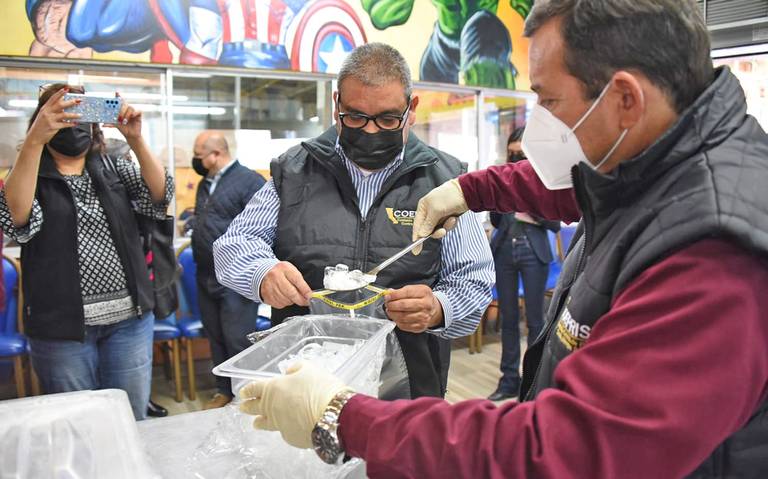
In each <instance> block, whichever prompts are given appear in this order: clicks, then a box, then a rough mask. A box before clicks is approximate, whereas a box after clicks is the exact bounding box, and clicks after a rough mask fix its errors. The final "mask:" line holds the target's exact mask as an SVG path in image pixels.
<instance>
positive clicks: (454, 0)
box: [361, 0, 534, 89]
mask: <svg viewBox="0 0 768 479" xmlns="http://www.w3.org/2000/svg"><path fill="white" fill-rule="evenodd" d="M361 1H362V5H363V8H364V9H365V11H366V12H368V14H369V15H370V17H371V22H372V23H373V26H374V27H376V28H377V29H379V30H384V29H386V28H388V27H391V26H393V25H402V24H404V23H405V22H407V21H408V19H409V18H410V16H411V11H412V10H413V4H414V2H415V0H361ZM533 1H534V0H509V5H510V6H511V7H512V8H513V9H514V10H515V11H516V12H517V13H519V14H520V16H521V17H523V18H526V17H527V16H528V13H530V11H531V6H532V5H533ZM432 3H433V4H434V5H435V7H436V8H437V14H438V19H437V22H436V23H435V30H434V32H433V33H432V38H430V40H429V44H428V45H427V48H426V50H425V51H424V54H423V55H422V57H421V65H420V69H419V77H420V79H421V80H422V81H436V82H444V83H459V74H461V77H462V78H463V83H464V84H465V85H473V86H484V87H493V88H512V89H514V88H515V76H517V70H516V69H515V67H514V65H512V63H511V62H510V60H509V56H510V55H511V53H512V40H511V39H510V37H509V32H508V31H507V28H506V27H505V26H504V24H503V23H502V22H501V20H499V18H498V17H497V16H496V11H497V9H498V6H499V0H432Z"/></svg>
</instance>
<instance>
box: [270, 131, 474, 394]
mask: <svg viewBox="0 0 768 479" xmlns="http://www.w3.org/2000/svg"><path fill="white" fill-rule="evenodd" d="M335 145H336V129H335V128H333V127H332V128H330V129H329V130H327V131H326V132H325V133H323V134H322V135H321V136H319V137H317V138H315V139H313V140H310V141H307V142H305V143H302V144H301V145H299V146H296V147H294V148H292V149H290V150H288V151H287V152H286V153H285V154H283V155H282V156H280V157H279V158H278V159H277V160H275V161H273V162H272V165H271V171H272V178H273V180H274V184H275V188H276V190H277V192H278V195H279V197H280V212H279V215H278V228H277V237H276V240H275V243H274V247H273V248H274V252H275V255H276V256H277V258H278V259H280V260H282V261H288V262H290V263H292V264H293V265H295V266H296V267H297V268H298V269H299V271H301V274H302V275H303V276H304V279H305V280H306V281H307V283H308V284H309V286H310V287H311V288H312V289H313V290H316V289H321V288H322V286H323V273H324V269H325V267H326V266H329V265H335V264H338V263H343V264H346V265H348V266H349V267H350V268H353V269H360V270H362V271H368V270H370V269H371V268H373V267H374V266H376V265H377V264H379V263H380V262H382V261H384V260H385V259H386V258H388V257H389V256H391V255H393V254H394V253H396V252H397V251H399V250H400V249H402V248H403V247H404V246H406V245H408V244H409V243H410V242H411V230H412V225H413V216H412V214H413V213H412V212H414V211H416V205H417V204H418V201H419V199H420V198H421V197H422V196H424V195H425V194H427V193H428V192H429V191H431V190H432V189H433V188H435V187H437V186H439V185H440V184H442V183H443V182H445V181H447V180H449V179H451V178H455V177H456V176H458V175H459V174H461V173H463V172H464V171H465V169H466V167H465V166H463V165H462V164H461V163H460V162H459V161H458V160H456V159H455V158H453V157H451V156H449V155H446V154H445V153H442V152H440V151H438V150H436V149H434V148H431V147H429V146H427V145H425V144H424V143H422V142H421V141H420V140H419V139H418V138H417V137H416V135H414V134H413V132H411V133H410V135H409V136H408V143H407V144H406V147H405V159H404V161H403V164H402V165H400V167H399V168H398V169H397V170H396V171H395V172H394V173H393V174H392V176H391V177H390V178H388V179H387V181H386V182H385V183H384V185H383V187H382V189H381V192H380V193H379V195H378V196H377V197H376V199H375V200H374V202H373V204H372V206H371V208H370V210H369V211H368V214H367V216H366V217H365V218H361V217H360V209H359V207H358V200H357V192H356V191H355V188H354V185H353V184H352V180H351V179H350V177H349V173H348V172H347V170H346V168H345V167H344V165H343V163H342V160H341V158H339V156H338V155H337V154H336V151H335ZM440 244H441V243H440V242H439V241H436V240H429V241H427V242H426V243H425V248H424V251H423V252H422V253H421V254H420V255H419V256H414V255H406V256H405V257H403V258H402V259H401V260H399V261H397V262H395V263H394V264H393V265H392V266H390V267H389V268H387V269H385V270H384V271H383V272H382V273H381V274H380V275H379V276H378V279H377V280H376V284H377V285H380V286H384V287H389V288H400V287H403V286H405V285H408V284H426V285H429V286H434V285H435V283H436V282H437V279H438V274H439V272H440V265H441V258H440V251H441V246H440ZM307 312H308V311H307V309H306V308H300V307H296V306H294V307H288V308H285V309H282V310H273V312H272V320H273V322H280V321H282V320H283V319H285V318H287V317H290V316H295V315H301V314H307ZM396 333H397V337H398V340H399V342H400V346H401V348H402V350H403V356H404V357H405V362H406V365H407V367H408V373H409V378H410V387H411V396H412V397H419V396H442V394H443V393H444V390H445V384H444V381H445V379H444V378H445V376H446V374H445V373H447V367H448V365H447V364H446V363H445V361H441V359H440V349H441V348H442V347H444V345H441V340H438V338H437V337H435V336H434V335H431V334H426V333H425V334H412V333H407V332H404V331H400V330H399V329H397V330H396Z"/></svg>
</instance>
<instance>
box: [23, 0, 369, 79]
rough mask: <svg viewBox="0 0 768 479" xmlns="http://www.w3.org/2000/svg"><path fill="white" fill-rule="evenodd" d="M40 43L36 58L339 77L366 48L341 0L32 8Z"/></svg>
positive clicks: (99, 0)
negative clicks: (346, 62) (108, 55)
mask: <svg viewBox="0 0 768 479" xmlns="http://www.w3.org/2000/svg"><path fill="white" fill-rule="evenodd" d="M26 12H27V17H28V19H29V22H30V24H31V26H32V30H33V32H34V35H35V39H34V40H33V42H32V45H31V46H30V49H29V54H30V56H48V57H69V58H90V57H91V56H92V53H93V52H94V51H96V52H100V53H104V52H112V51H122V52H128V53H143V52H150V61H151V62H153V63H175V61H174V53H173V52H172V50H171V48H170V47H171V45H173V46H174V47H175V49H176V50H177V51H178V54H177V61H178V63H184V64H196V65H210V64H218V65H226V66H237V67H247V68H267V69H281V70H297V71H312V72H335V71H337V70H338V67H339V65H340V63H341V61H342V60H343V59H344V57H345V55H346V53H348V52H349V51H351V50H352V49H353V48H354V47H355V46H357V45H361V44H363V43H365V42H366V37H365V32H364V31H363V27H362V26H361V24H360V19H359V18H358V16H357V14H356V13H355V11H354V10H353V9H352V8H350V6H349V5H348V4H347V3H346V2H344V1H341V0H26Z"/></svg>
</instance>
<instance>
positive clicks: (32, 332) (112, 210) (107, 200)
mask: <svg viewBox="0 0 768 479" xmlns="http://www.w3.org/2000/svg"><path fill="white" fill-rule="evenodd" d="M85 167H86V169H87V170H88V174H89V175H90V176H91V180H92V181H93V184H94V187H95V188H96V194H97V196H98V198H99V202H100V203H101V206H102V207H103V208H104V213H105V214H106V216H107V222H108V223H109V229H110V232H111V233H112V240H113V241H114V242H115V247H116V249H117V254H118V256H119V257H120V262H121V263H122V265H123V270H124V271H125V277H126V280H127V286H128V291H129V292H130V294H131V298H132V299H133V303H134V304H135V305H136V307H137V312H138V314H139V315H141V314H143V313H144V312H147V311H151V310H152V308H153V307H154V295H153V289H152V283H151V281H150V279H149V273H148V271H147V265H146V262H145V258H144V252H143V250H142V246H141V239H140V237H139V229H138V226H137V224H136V217H135V214H134V211H133V209H132V207H131V200H130V198H129V196H128V191H127V189H126V187H125V185H123V183H122V182H121V181H120V178H119V177H118V176H117V174H116V173H113V172H112V171H109V170H107V169H106V168H105V167H104V163H103V161H102V160H101V157H100V156H99V155H98V154H93V153H91V154H89V155H88V157H87V159H86V163H85ZM35 198H36V199H37V200H38V202H39V203H40V207H41V208H42V210H43V218H44V220H43V225H42V228H41V229H40V231H39V232H38V233H37V234H36V235H35V236H34V237H33V238H32V239H31V240H30V241H29V242H27V243H24V244H22V245H21V268H22V282H23V286H24V332H25V334H27V335H28V336H30V337H32V338H40V339H70V340H75V341H82V340H83V338H84V337H85V313H84V310H83V299H82V294H81V290H80V273H79V266H78V264H79V263H78V257H77V222H76V211H75V204H74V199H73V197H72V192H71V191H70V189H69V186H67V183H66V181H65V180H64V178H63V177H62V176H61V174H60V173H59V171H58V170H57V169H56V166H55V164H54V162H53V159H52V158H51V157H50V155H49V154H48V153H47V152H44V153H43V157H42V159H41V161H40V173H39V175H38V179H37V191H36V192H35Z"/></svg>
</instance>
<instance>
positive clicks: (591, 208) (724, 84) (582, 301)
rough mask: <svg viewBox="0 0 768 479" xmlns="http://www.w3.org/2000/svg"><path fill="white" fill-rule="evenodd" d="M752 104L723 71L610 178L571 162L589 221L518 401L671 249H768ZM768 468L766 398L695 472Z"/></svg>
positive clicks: (766, 144)
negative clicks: (727, 245) (701, 245)
mask: <svg viewBox="0 0 768 479" xmlns="http://www.w3.org/2000/svg"><path fill="white" fill-rule="evenodd" d="M745 105H746V102H745V100H744V96H743V92H742V90H741V87H740V85H739V82H738V80H737V79H736V78H735V77H734V76H733V75H732V74H731V73H730V72H729V71H728V70H727V69H725V70H719V71H718V74H717V78H716V79H715V81H714V83H713V84H712V85H711V86H710V87H709V88H708V89H707V90H706V91H705V92H704V93H703V94H702V95H701V96H700V97H699V99H698V100H697V101H696V102H695V103H694V104H693V105H692V106H691V107H690V108H689V109H688V110H686V111H685V112H684V113H683V114H682V115H681V117H680V119H679V121H678V122H677V123H676V125H675V126H674V127H673V128H671V129H670V130H669V131H668V132H667V133H666V134H665V135H664V136H663V137H662V138H660V139H659V140H658V141H657V142H656V143H655V144H654V145H652V146H651V147H650V148H648V149H647V150H646V151H645V152H643V153H642V154H641V155H640V156H638V157H637V158H634V159H633V160H631V161H628V162H625V163H622V164H621V165H619V167H617V169H616V170H615V171H614V172H612V173H611V174H610V175H601V174H599V173H597V172H595V171H593V170H592V169H591V168H589V167H587V166H586V165H584V164H580V165H579V166H578V167H574V171H573V174H574V180H575V182H574V188H575V192H576V197H577V200H578V202H579V206H580V209H581V211H582V213H583V215H584V217H583V221H582V224H581V225H580V227H579V231H577V233H576V237H575V238H574V241H573V246H572V247H571V251H570V253H569V254H568V257H567V258H566V260H565V263H564V265H563V270H562V273H561V276H560V281H559V282H558V286H557V288H556V289H555V292H554V297H553V299H552V303H551V304H552V305H551V307H550V310H549V313H548V318H547V326H546V329H545V331H544V332H543V333H542V334H541V335H540V336H539V338H538V340H537V341H536V342H535V343H534V344H533V345H532V346H531V348H530V349H529V350H528V353H527V354H526V356H525V362H524V374H523V384H522V390H521V397H524V398H525V399H526V400H531V399H534V398H535V397H536V396H537V395H538V394H539V393H540V392H542V391H544V390H545V389H547V388H552V387H557V385H556V383H555V380H554V371H555V368H556V367H557V365H558V364H560V362H562V361H563V360H564V359H565V358H566V357H568V355H569V354H570V353H571V352H572V350H574V349H576V348H578V347H580V346H581V345H582V344H584V343H585V342H588V340H589V332H590V330H591V328H592V326H593V325H594V324H595V323H596V322H597V321H598V319H599V318H600V317H601V316H602V315H603V314H605V313H606V312H607V311H608V310H609V309H610V307H611V304H612V301H613V300H614V299H615V298H616V296H617V294H619V293H620V292H621V291H622V290H623V289H624V288H625V287H626V286H627V285H629V284H630V283H631V282H632V280H633V279H635V278H636V277H637V276H638V275H640V274H641V273H642V272H643V271H644V270H646V269H647V268H648V267H650V266H651V265H653V264H655V263H657V262H658V261H660V260H662V259H664V258H666V257H667V256H669V255H670V254H672V253H674V252H676V251H678V250H680V249H682V248H684V247H686V246H687V245H690V244H692V243H695V242H697V241H700V240H703V239H706V238H708V237H722V238H727V239H729V240H731V241H735V242H737V243H738V244H740V245H741V246H743V247H744V248H746V249H748V250H752V251H754V252H756V253H757V254H760V255H762V256H764V257H765V256H768V203H766V196H765V192H766V191H768V168H766V167H765V162H766V158H768V137H766V135H765V133H764V132H763V130H762V129H761V128H760V126H759V125H758V123H757V121H756V120H755V119H754V118H752V117H749V116H747V115H746V111H745V110H746V107H745ZM724 334H727V332H725V333H724ZM681 340H684V338H681ZM766 474H768V403H766V404H763V405H762V406H760V407H759V408H758V410H757V411H755V413H754V415H753V417H752V418H751V419H750V421H749V422H748V423H747V424H746V425H745V426H744V427H743V428H742V429H741V430H739V431H737V432H736V433H735V434H734V435H732V436H731V437H730V438H728V439H727V440H726V441H725V442H724V443H723V444H721V445H720V446H719V447H718V448H717V449H716V450H715V451H714V452H713V454H712V456H710V458H708V459H707V460H706V461H705V462H704V463H703V464H702V465H701V466H700V467H699V468H698V469H697V470H696V471H695V472H694V473H693V475H692V477H765V476H766Z"/></svg>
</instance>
